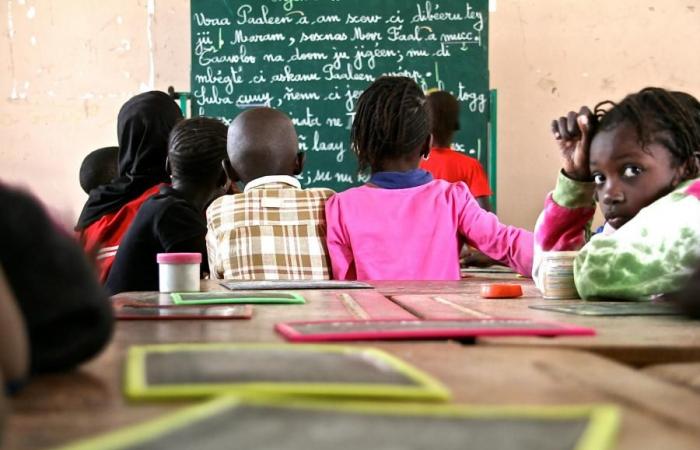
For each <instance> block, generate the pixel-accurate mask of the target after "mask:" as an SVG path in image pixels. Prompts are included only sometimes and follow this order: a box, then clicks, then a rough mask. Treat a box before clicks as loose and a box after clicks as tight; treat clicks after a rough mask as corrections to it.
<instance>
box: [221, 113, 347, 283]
mask: <svg viewBox="0 0 700 450" xmlns="http://www.w3.org/2000/svg"><path fill="white" fill-rule="evenodd" d="M297 149H298V144H297V135H296V132H295V130H294V125H293V124H292V121H291V120H290V119H289V117H287V116H286V115H285V114H284V113H282V112H280V111H277V110H274V109H271V108H255V109H250V110H247V111H244V112H243V113H241V114H239V115H238V116H237V117H236V119H235V120H234V121H233V122H232V123H231V125H230V126H229V132H228V160H227V161H226V163H225V166H226V170H227V172H228V175H229V178H230V180H231V181H232V182H238V181H242V182H243V183H244V184H245V189H244V192H243V193H240V194H234V195H226V196H223V197H220V198H219V199H217V200H216V201H214V202H213V203H212V205H211V206H210V207H209V209H208V210H207V226H208V233H207V248H208V250H209V266H210V269H211V273H212V277H216V278H226V279H252V280H295V279H328V278H330V270H329V267H330V264H329V260H328V251H327V250H326V247H325V245H324V240H325V236H326V223H325V217H324V213H323V211H324V205H325V202H326V199H327V198H328V197H330V196H331V195H332V194H333V191H331V190H329V189H301V186H300V184H299V181H298V180H297V179H296V178H295V177H294V175H298V174H299V173H300V172H301V170H302V167H303V162H304V158H303V156H304V155H303V154H302V153H298V151H297Z"/></svg>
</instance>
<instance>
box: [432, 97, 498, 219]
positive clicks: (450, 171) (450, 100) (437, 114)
mask: <svg viewBox="0 0 700 450" xmlns="http://www.w3.org/2000/svg"><path fill="white" fill-rule="evenodd" d="M425 100H426V105H427V107H428V111H429V113H430V154H429V156H428V158H427V159H422V160H421V162H420V166H419V167H420V168H421V169H423V170H427V171H428V172H430V174H431V175H432V176H433V178H438V179H440V180H446V181H449V182H450V183H456V182H458V181H464V183H466V185H467V187H468V188H469V192H471V194H472V195H473V196H474V199H475V200H476V202H477V203H478V204H479V205H480V206H481V207H482V208H484V209H485V210H486V211H491V204H490V203H489V196H490V195H491V188H490V187H489V181H488V180H487V179H486V174H485V173H484V169H483V167H481V164H480V163H479V161H478V160H477V159H474V158H472V157H471V156H467V155H466V154H464V153H460V152H457V151H455V150H452V149H451V148H450V146H451V145H452V137H453V136H454V134H455V131H457V130H459V102H458V101H457V99H456V98H455V97H454V95H452V94H450V93H449V92H445V91H435V92H431V93H429V94H428V96H427V97H426V99H425Z"/></svg>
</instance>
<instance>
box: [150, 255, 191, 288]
mask: <svg viewBox="0 0 700 450" xmlns="http://www.w3.org/2000/svg"><path fill="white" fill-rule="evenodd" d="M156 260H157V261H158V288H159V290H160V292H197V291H199V273H200V267H199V266H200V264H202V254H201V253H158V256H156Z"/></svg>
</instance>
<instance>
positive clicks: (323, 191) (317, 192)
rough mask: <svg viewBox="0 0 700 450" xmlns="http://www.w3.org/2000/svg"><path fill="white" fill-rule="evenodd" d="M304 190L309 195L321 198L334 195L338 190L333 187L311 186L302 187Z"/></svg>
mask: <svg viewBox="0 0 700 450" xmlns="http://www.w3.org/2000/svg"><path fill="white" fill-rule="evenodd" d="M302 191H303V192H305V193H307V194H309V195H312V196H314V197H319V198H324V199H327V198H329V197H331V196H332V195H335V194H336V192H335V191H334V190H333V189H329V188H314V187H310V188H305V189H302Z"/></svg>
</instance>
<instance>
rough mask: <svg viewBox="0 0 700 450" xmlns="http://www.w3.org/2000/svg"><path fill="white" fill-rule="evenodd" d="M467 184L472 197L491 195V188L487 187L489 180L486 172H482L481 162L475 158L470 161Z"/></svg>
mask: <svg viewBox="0 0 700 450" xmlns="http://www.w3.org/2000/svg"><path fill="white" fill-rule="evenodd" d="M467 185H468V186H469V190H470V191H471V193H472V195H473V196H474V197H488V196H489V195H491V188H490V187H489V180H488V179H487V178H486V172H484V168H483V167H481V163H479V161H478V160H476V159H473V161H472V165H471V170H470V173H469V181H468V182H467Z"/></svg>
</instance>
